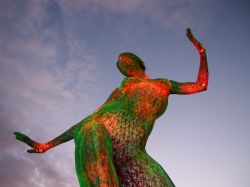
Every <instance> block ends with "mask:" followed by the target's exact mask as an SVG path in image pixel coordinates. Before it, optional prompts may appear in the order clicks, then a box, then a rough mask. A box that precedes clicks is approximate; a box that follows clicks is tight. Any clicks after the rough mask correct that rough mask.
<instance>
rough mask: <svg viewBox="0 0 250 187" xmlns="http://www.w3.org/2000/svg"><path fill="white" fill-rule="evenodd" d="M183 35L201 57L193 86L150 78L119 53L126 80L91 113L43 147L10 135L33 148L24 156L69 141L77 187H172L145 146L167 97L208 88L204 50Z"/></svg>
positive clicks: (138, 62) (139, 63) (127, 55)
mask: <svg viewBox="0 0 250 187" xmlns="http://www.w3.org/2000/svg"><path fill="white" fill-rule="evenodd" d="M187 37H188V38H189V40H190V41H191V42H192V43H193V44H194V46H195V47H196V48H197V50H198V52H199V54H200V68H199V73H198V77H197V81H196V82H186V83H180V82H176V81H173V80H167V79H150V78H149V77H148V75H147V74H146V73H145V66H144V63H143V61H142V60H141V59H140V58H139V57H137V56H136V55H134V54H132V53H122V54H120V55H119V60H118V62H117V67H118V69H119V70H120V71H121V72H122V73H123V74H124V75H125V76H126V77H125V78H124V80H123V81H122V83H121V85H120V87H119V88H116V89H115V90H114V91H113V92H112V94H111V95H110V97H109V98H108V99H107V101H106V102H105V103H104V104H103V105H102V106H101V107H100V108H98V109H97V110H96V111H95V112H94V113H93V114H91V115H90V116H88V117H87V118H85V119H84V120H82V121H81V122H79V123H78V124H76V125H74V126H73V127H71V128H70V129H69V130H67V131H66V132H64V133H63V134H62V135H60V136H58V137H57V138H55V139H53V140H51V141H49V142H47V143H38V142H35V141H33V140H31V139H30V138H29V137H27V136H26V135H24V134H22V133H20V132H15V135H16V138H17V139H18V140H20V141H22V142H24V143H26V144H27V145H29V146H30V147H32V149H30V150H28V152H29V153H44V152H46V151H47V150H48V149H50V148H52V147H55V146H57V145H59V144H62V143H64V142H67V141H69V140H72V139H74V141H75V162H76V164H75V165H76V172H77V176H78V180H79V183H80V186H81V187H84V186H96V187H97V186H101V187H117V186H123V187H127V186H129V187H130V186H131V187H146V186H154V187H161V186H164V187H173V186H174V184H173V182H172V181H171V179H170V178H169V176H168V175H167V173H166V172H165V171H164V170H163V168H162V167H161V166H160V165H159V164H158V163H157V162H156V161H155V160H153V159H152V158H151V157H150V156H149V155H148V154H147V152H146V150H145V146H146V143H147V139H148V137H149V135H150V133H151V131H152V129H153V126H154V123H155V120H156V119H157V118H158V117H160V116H161V115H162V114H163V113H164V111H165V110H166V108H167V104H168V96H169V95H170V94H193V93H197V92H201V91H205V90H207V86H208V67H207V59H206V50H205V48H204V47H203V46H202V45H201V44H200V42H199V41H197V40H196V39H195V38H194V37H193V35H192V32H191V30H190V29H187Z"/></svg>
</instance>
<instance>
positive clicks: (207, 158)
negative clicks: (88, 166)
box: [0, 0, 250, 187]
mask: <svg viewBox="0 0 250 187" xmlns="http://www.w3.org/2000/svg"><path fill="white" fill-rule="evenodd" d="M249 18H250V3H249V1H248V0H239V1H233V0H227V1H226V0H211V1H205V0H154V1H152V0H126V1H125V0H124V1H118V0H70V1H69V0H8V1H6V0H0V168H1V169H0V186H1V187H57V186H60V187H77V186H78V182H77V178H76V174H75V170H74V143H73V141H71V142H69V143H66V144H64V145H61V146H58V147H56V148H54V149H52V150H50V151H48V152H47V153H45V154H40V155H37V154H28V153H26V150H27V149H28V147H27V146H26V145H24V144H22V143H21V142H18V141H16V140H15V138H14V135H13V134H12V133H13V131H21V132H24V133H26V134H27V135H29V136H30V137H32V138H34V139H35V140H37V141H41V142H45V141H48V140H50V139H52V138H54V137H55V136H57V135H59V134H61V133H62V132H64V131H65V130H67V129H68V128H69V127H71V126H72V125H74V124H76V123H77V122H79V121H80V120H82V119H83V118H84V117H86V116H87V115H89V114H90V113H92V112H93V111H94V110H95V109H96V108H97V107H98V106H100V105H101V104H102V103H103V102H104V101H105V100H106V98H107V97H108V96H109V94H110V93H111V91H112V90H113V89H114V88H116V87H118V86H119V84H120V82H121V80H122V79H123V76H122V75H121V73H120V72H119V71H118V70H117V68H116V61H117V56H118V54H119V53H121V52H124V51H131V52H134V53H136V54H138V56H140V57H141V58H142V59H143V60H144V61H145V64H146V66H147V72H148V74H149V75H150V76H151V77H152V78H159V77H162V78H168V79H172V80H176V81H180V82H182V81H183V82H185V81H195V80H196V76H197V72H198V67H199V56H198V54H197V52H196V50H195V49H194V47H193V46H192V44H191V43H190V42H189V41H188V40H187V38H186V36H185V29H186V28H187V27H191V28H192V31H193V33H194V35H195V36H196V37H197V38H198V39H199V40H200V41H201V42H202V43H203V44H204V46H205V47H206V49H207V56H208V65H209V71H210V82H209V88H208V91H207V92H202V93H199V94H194V95H186V96H180V95H179V96H178V95H174V96H170V98H169V106H168V109H167V111H166V113H165V114H164V115H163V116H162V117H161V118H160V119H158V120H157V121H156V124H155V128H154V129H153V132H152V134H151V136H150V138H149V141H148V145H147V151H148V152H149V153H150V155H151V156H152V157H153V158H154V159H155V160H157V161H158V162H159V163H160V164H161V165H162V166H163V167H164V169H165V170H166V172H167V173H168V174H169V175H170V177H171V179H172V180H173V181H174V183H175V185H176V186H177V187H211V186H213V187H235V186H237V187H249V186H250V172H249V168H250V124H249V121H250V117H249V116H250V113H249V111H250V100H249V92H250V84H249V82H250V61H249V59H250V47H249V43H250V24H249Z"/></svg>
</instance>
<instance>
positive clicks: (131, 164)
mask: <svg viewBox="0 0 250 187" xmlns="http://www.w3.org/2000/svg"><path fill="white" fill-rule="evenodd" d="M119 90H120V91H121V95H120V97H119V99H117V100H115V101H112V102H110V103H109V104H107V105H105V106H103V107H102V108H100V109H99V110H98V111H97V112H96V113H94V114H93V116H92V117H91V121H92V120H94V121H96V122H98V123H99V124H102V125H103V126H104V127H105V128H106V130H107V132H108V134H109V135H110V137H111V140H112V146H113V156H114V164H115V166H116V170H117V174H118V176H119V178H120V185H121V186H151V185H149V183H150V184H152V185H156V184H158V186H167V185H166V183H165V182H164V181H166V180H165V179H162V182H160V178H164V177H165V176H163V175H165V174H164V173H162V172H164V170H163V171H161V169H159V168H158V167H160V166H159V165H158V163H156V162H155V161H154V160H153V159H151V158H150V157H149V156H148V155H147V154H146V152H145V146H146V142H147V139H148V137H149V135H150V133H151V130H152V128H153V125H154V122H155V120H156V119H157V118H158V117H159V116H160V115H161V114H163V113H164V111H165V110H166V108H167V103H168V96H169V84H168V81H167V80H163V79H155V80H152V79H149V80H140V79H135V78H125V79H124V81H123V82H122V84H121V87H120V88H119ZM137 157H138V158H137ZM137 162H138V163H137ZM139 162H140V163H139ZM144 167H145V168H144ZM146 167H148V168H150V167H151V170H152V171H151V170H149V171H148V172H152V173H150V174H149V175H148V176H150V177H149V178H148V181H147V179H146V178H145V176H146V174H145V175H144V174H143V175H142V173H143V172H147V169H146ZM152 168H155V169H152ZM142 170H143V171H142ZM153 170H154V171H153ZM133 172H136V173H137V175H138V176H137V175H136V174H135V173H134V174H133ZM140 173H141V177H142V176H144V179H142V178H141V177H139V174H140ZM156 175H158V176H156ZM161 175H162V176H161ZM152 177H155V179H154V180H158V179H157V178H159V180H158V182H157V181H154V180H153V179H152ZM131 180H133V181H131ZM136 180H137V181H138V182H136ZM142 181H144V182H145V183H143V182H142Z"/></svg>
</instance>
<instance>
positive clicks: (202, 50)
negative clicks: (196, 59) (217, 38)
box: [186, 28, 206, 54]
mask: <svg viewBox="0 0 250 187" xmlns="http://www.w3.org/2000/svg"><path fill="white" fill-rule="evenodd" d="M186 31H187V33H186V35H187V37H188V39H189V40H190V41H191V42H192V43H193V44H194V46H195V47H196V49H197V50H198V51H199V53H200V54H204V53H205V52H206V49H205V47H204V46H203V45H202V44H201V43H200V42H199V41H198V40H197V39H196V38H195V37H194V36H193V33H192V31H191V29H190V28H187V29H186Z"/></svg>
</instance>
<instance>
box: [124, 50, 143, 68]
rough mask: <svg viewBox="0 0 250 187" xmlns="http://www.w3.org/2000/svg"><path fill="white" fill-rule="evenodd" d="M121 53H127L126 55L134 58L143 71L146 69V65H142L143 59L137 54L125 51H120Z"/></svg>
mask: <svg viewBox="0 0 250 187" xmlns="http://www.w3.org/2000/svg"><path fill="white" fill-rule="evenodd" d="M122 55H127V56H130V57H132V58H133V59H135V60H136V61H137V62H138V63H139V66H140V67H141V68H142V69H143V71H145V70H146V66H145V65H144V62H143V60H142V59H140V58H139V57H138V56H137V55H135V54H134V53H131V52H125V53H122Z"/></svg>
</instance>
